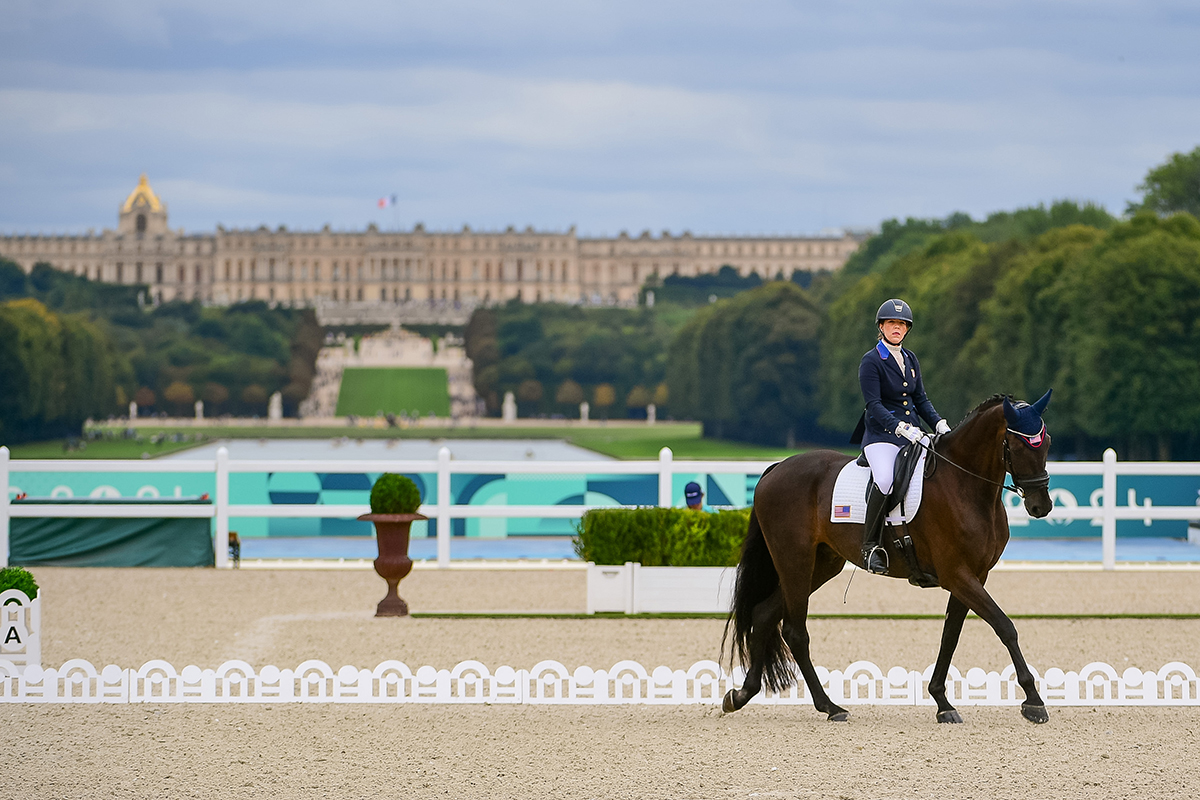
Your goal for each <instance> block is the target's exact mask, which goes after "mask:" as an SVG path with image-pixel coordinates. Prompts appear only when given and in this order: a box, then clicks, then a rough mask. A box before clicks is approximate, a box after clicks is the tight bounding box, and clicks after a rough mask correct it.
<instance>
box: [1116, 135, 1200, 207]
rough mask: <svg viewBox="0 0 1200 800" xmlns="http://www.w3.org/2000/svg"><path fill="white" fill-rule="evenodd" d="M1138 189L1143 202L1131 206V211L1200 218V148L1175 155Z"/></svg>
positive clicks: (1147, 176) (1152, 172) (1147, 175)
mask: <svg viewBox="0 0 1200 800" xmlns="http://www.w3.org/2000/svg"><path fill="white" fill-rule="evenodd" d="M1137 188H1138V191H1140V192H1142V202H1141V203H1138V204H1134V203H1131V204H1130V208H1129V210H1130V211H1136V210H1137V209H1145V210H1147V211H1153V212H1154V213H1156V214H1162V215H1168V214H1174V213H1175V212H1177V211H1186V212H1187V213H1189V214H1191V215H1192V216H1194V217H1200V147H1197V148H1196V149H1195V150H1192V151H1191V152H1190V153H1173V154H1172V155H1171V157H1170V158H1168V159H1167V160H1166V162H1165V163H1163V164H1160V165H1158V166H1157V167H1155V168H1154V169H1152V170H1150V171H1149V172H1147V173H1146V179H1145V180H1143V181H1142V182H1141V183H1140V184H1139V185H1138V187H1137Z"/></svg>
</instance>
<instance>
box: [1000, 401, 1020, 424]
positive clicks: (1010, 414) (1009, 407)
mask: <svg viewBox="0 0 1200 800" xmlns="http://www.w3.org/2000/svg"><path fill="white" fill-rule="evenodd" d="M1004 418H1005V419H1006V420H1008V427H1010V428H1011V427H1012V426H1013V425H1016V424H1017V423H1018V422H1020V420H1021V415H1020V414H1018V413H1017V410H1016V409H1015V408H1013V404H1012V403H1010V402H1009V400H1008V398H1007V397H1005V398H1004Z"/></svg>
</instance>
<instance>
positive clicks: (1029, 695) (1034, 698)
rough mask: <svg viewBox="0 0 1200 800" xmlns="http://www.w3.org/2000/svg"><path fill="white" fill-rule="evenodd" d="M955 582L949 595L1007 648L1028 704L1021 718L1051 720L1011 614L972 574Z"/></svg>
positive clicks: (1033, 720) (1023, 708) (1039, 720)
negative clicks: (980, 621)
mask: <svg viewBox="0 0 1200 800" xmlns="http://www.w3.org/2000/svg"><path fill="white" fill-rule="evenodd" d="M955 583H956V584H957V585H955V586H954V587H947V588H949V589H950V593H951V594H952V595H954V596H955V597H957V598H958V599H959V600H961V601H962V602H963V603H965V604H966V606H967V608H969V609H971V610H972V611H974V612H975V613H976V614H978V615H979V617H980V618H981V619H982V620H983V621H984V622H986V623H987V624H988V625H991V626H992V630H993V631H995V632H996V636H998V637H999V638H1000V641H1001V642H1002V643H1003V644H1004V646H1005V647H1006V648H1008V655H1009V657H1010V658H1011V659H1012V663H1013V668H1014V669H1015V670H1016V671H1017V683H1019V684H1021V688H1022V689H1024V690H1025V702H1024V703H1022V704H1021V716H1023V717H1025V719H1027V720H1029V721H1030V722H1036V723H1042V722H1046V721H1047V720H1049V719H1050V715H1049V714H1047V713H1046V704H1045V703H1044V702H1043V701H1042V696H1041V694H1039V693H1038V690H1037V684H1036V683H1035V682H1034V680H1033V673H1032V672H1030V671H1029V665H1028V664H1026V663H1025V656H1023V655H1021V648H1020V647H1019V646H1018V645H1017V626H1016V625H1013V622H1012V620H1011V619H1009V618H1008V615H1007V614H1005V613H1004V611H1003V610H1001V608H1000V606H998V605H996V601H995V600H993V599H992V596H991V595H990V594H988V592H987V589H984V588H983V583H982V582H981V581H980V580H979V579H978V578H977V577H975V576H974V575H971V576H970V577H969V578H965V579H963V580H961V581H956V582H955Z"/></svg>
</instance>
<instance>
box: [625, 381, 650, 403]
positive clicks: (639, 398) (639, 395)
mask: <svg viewBox="0 0 1200 800" xmlns="http://www.w3.org/2000/svg"><path fill="white" fill-rule="evenodd" d="M648 405H650V393H649V392H647V391H646V387H644V386H635V387H633V388H632V389H630V390H629V394H628V395H626V396H625V407H626V408H645V407H646V406H648Z"/></svg>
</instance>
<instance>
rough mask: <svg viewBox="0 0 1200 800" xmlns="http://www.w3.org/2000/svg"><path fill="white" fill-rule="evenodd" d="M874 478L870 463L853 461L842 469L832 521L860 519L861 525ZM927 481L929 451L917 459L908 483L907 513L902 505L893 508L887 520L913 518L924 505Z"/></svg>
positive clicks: (836, 486)
mask: <svg viewBox="0 0 1200 800" xmlns="http://www.w3.org/2000/svg"><path fill="white" fill-rule="evenodd" d="M870 480H871V469H870V467H860V466H859V465H858V464H855V463H854V462H853V461H851V462H850V463H849V464H847V465H846V466H844V467H842V471H841V472H839V473H838V476H837V482H836V483H834V484H833V508H832V509H830V512H829V519H830V521H831V522H857V523H858V524H859V525H861V524H863V523H864V522H865V521H866V517H867V500H866V497H867V483H868V481H870ZM924 484H925V452H924V451H922V452H921V456H920V458H918V459H917V468H916V469H915V470H913V476H912V481H911V482H910V483H909V484H908V494H906V495H905V496H904V510H905V512H906V513H905V514H904V516H901V515H900V506H896V507H895V508H893V509H892V511H891V513H890V514H888V516H887V521H888V522H890V523H893V524H897V523H900V522H912V521H913V518H914V517H916V516H917V509H918V508H920V507H921V487H922V486H923V485H924Z"/></svg>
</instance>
